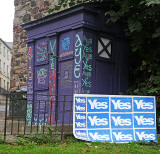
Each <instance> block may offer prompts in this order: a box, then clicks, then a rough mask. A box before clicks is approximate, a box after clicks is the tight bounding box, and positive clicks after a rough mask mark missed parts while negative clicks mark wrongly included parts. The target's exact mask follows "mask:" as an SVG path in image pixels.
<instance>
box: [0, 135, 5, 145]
mask: <svg viewBox="0 0 160 154" xmlns="http://www.w3.org/2000/svg"><path fill="white" fill-rule="evenodd" d="M3 143H4V139H3V138H2V137H1V136H0V144H3Z"/></svg>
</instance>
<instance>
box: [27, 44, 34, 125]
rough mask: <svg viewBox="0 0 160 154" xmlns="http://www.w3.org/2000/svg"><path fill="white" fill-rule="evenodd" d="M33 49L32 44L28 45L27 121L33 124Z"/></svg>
mask: <svg viewBox="0 0 160 154" xmlns="http://www.w3.org/2000/svg"><path fill="white" fill-rule="evenodd" d="M32 67H33V49H32V46H29V47H28V52H27V69H28V82H27V115H26V122H27V124H28V125H31V122H32V101H33V70H32V69H33V68H32Z"/></svg>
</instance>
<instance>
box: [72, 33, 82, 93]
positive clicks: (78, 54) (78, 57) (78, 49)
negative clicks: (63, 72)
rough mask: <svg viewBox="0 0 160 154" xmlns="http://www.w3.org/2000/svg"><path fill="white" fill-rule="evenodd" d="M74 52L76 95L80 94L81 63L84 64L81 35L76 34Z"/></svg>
mask: <svg viewBox="0 0 160 154" xmlns="http://www.w3.org/2000/svg"><path fill="white" fill-rule="evenodd" d="M74 47H75V51H74V70H73V72H74V78H75V79H74V93H80V86H81V83H80V80H79V79H80V77H81V70H80V69H81V62H82V41H81V39H80V36H79V34H76V41H75V45H74Z"/></svg>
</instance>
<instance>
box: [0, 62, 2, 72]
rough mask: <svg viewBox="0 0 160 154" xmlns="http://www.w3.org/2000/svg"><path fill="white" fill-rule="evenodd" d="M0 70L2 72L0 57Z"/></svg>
mask: <svg viewBox="0 0 160 154" xmlns="http://www.w3.org/2000/svg"><path fill="white" fill-rule="evenodd" d="M0 72H2V65H1V59H0Z"/></svg>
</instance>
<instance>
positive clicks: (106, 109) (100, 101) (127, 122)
mask: <svg viewBox="0 0 160 154" xmlns="http://www.w3.org/2000/svg"><path fill="white" fill-rule="evenodd" d="M73 134H74V136H75V137H76V138H77V139H82V140H86V141H100V142H115V143H128V142H133V141H142V140H145V141H157V135H156V103H155V97H154V96H122V95H91V94H87V95H86V94H75V95H74V103H73Z"/></svg>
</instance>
